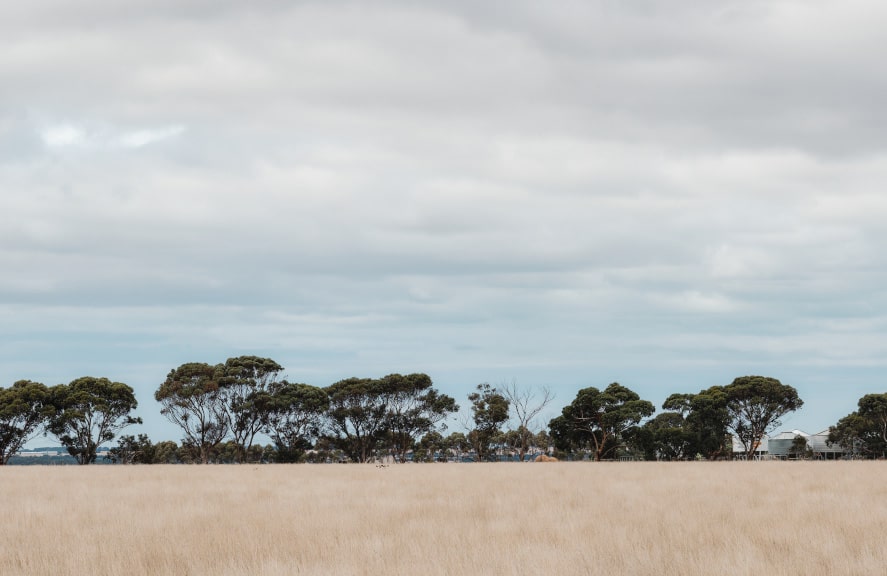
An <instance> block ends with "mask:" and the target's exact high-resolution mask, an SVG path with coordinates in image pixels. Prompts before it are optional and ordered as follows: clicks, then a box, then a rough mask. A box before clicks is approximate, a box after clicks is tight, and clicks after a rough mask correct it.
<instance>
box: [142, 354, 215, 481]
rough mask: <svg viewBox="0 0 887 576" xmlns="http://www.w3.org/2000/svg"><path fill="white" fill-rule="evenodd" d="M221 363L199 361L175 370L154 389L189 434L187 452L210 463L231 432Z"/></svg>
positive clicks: (167, 414)
mask: <svg viewBox="0 0 887 576" xmlns="http://www.w3.org/2000/svg"><path fill="white" fill-rule="evenodd" d="M219 372H220V370H219V369H218V368H217V367H214V366H210V365H209V364H203V363H198V362H191V363H187V364H182V365H181V366H179V367H178V368H176V369H175V370H171V371H170V373H169V374H168V375H167V376H166V380H165V381H164V382H163V383H162V384H161V385H160V387H159V388H158V389H157V391H156V392H155V393H154V398H155V399H156V400H157V401H158V402H160V404H161V406H162V407H163V408H162V409H161V410H160V413H161V414H163V415H164V416H165V417H166V418H167V419H168V420H169V421H170V422H172V423H173V424H176V425H178V426H179V427H180V428H181V429H182V431H183V432H184V434H185V437H184V439H183V440H182V445H183V453H184V454H185V456H186V459H191V458H192V455H191V453H190V452H191V451H192V450H193V451H196V453H195V454H194V455H193V457H194V458H196V459H197V460H199V461H200V462H202V463H204V464H206V463H207V462H209V461H210V455H211V454H212V452H213V449H214V448H215V447H216V446H218V444H219V443H220V442H221V441H222V440H223V439H224V438H225V436H226V435H227V433H228V418H227V415H226V412H225V397H224V396H223V395H222V393H221V390H220V387H219Z"/></svg>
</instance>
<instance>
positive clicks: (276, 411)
mask: <svg viewBox="0 0 887 576" xmlns="http://www.w3.org/2000/svg"><path fill="white" fill-rule="evenodd" d="M269 392H270V403H269V405H268V416H267V428H266V432H267V433H268V434H269V435H270V436H271V438H272V439H273V440H274V444H275V446H276V448H277V455H276V459H275V461H276V462H301V461H302V460H303V459H304V456H305V450H307V449H308V448H310V447H311V443H312V440H313V439H315V438H317V437H318V436H319V435H320V430H321V426H322V425H323V418H324V415H325V413H326V411H327V410H328V409H329V405H330V399H329V396H328V395H327V393H326V391H325V390H324V389H323V388H318V387H316V386H310V385H308V384H296V383H291V382H287V381H286V380H282V381H280V382H274V383H273V384H271V385H270V387H269Z"/></svg>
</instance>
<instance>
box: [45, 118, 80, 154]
mask: <svg viewBox="0 0 887 576" xmlns="http://www.w3.org/2000/svg"><path fill="white" fill-rule="evenodd" d="M40 136H41V137H42V138H43V143H44V144H46V145H47V146H50V147H52V148H61V147H64V146H77V145H79V144H82V143H83V142H84V141H85V139H86V134H85V133H84V132H83V130H81V129H80V128H77V127H76V126H72V125H71V124H58V125H55V126H50V127H48V128H46V129H44V130H43V131H42V133H41V134H40Z"/></svg>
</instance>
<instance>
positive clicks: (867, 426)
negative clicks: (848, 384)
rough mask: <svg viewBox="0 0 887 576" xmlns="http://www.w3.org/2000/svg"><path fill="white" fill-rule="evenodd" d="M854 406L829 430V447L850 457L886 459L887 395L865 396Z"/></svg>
mask: <svg viewBox="0 0 887 576" xmlns="http://www.w3.org/2000/svg"><path fill="white" fill-rule="evenodd" d="M857 406H858V410H856V411H855V412H852V413H851V414H848V415H847V416H845V417H843V418H841V419H840V420H838V423H837V424H835V425H834V426H831V427H830V428H829V435H828V441H829V443H830V444H837V445H839V446H841V447H842V448H844V450H846V451H847V452H849V453H851V454H857V455H862V456H867V457H887V393H883V394H866V395H865V396H863V397H862V398H860V399H859V402H858V403H857Z"/></svg>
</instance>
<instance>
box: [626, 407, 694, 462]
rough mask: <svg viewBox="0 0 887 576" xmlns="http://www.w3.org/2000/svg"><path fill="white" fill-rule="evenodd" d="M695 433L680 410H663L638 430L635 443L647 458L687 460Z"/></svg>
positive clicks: (691, 452) (691, 454)
mask: <svg viewBox="0 0 887 576" xmlns="http://www.w3.org/2000/svg"><path fill="white" fill-rule="evenodd" d="M694 440H695V435H694V433H693V431H692V430H690V428H689V426H688V425H687V422H686V420H685V418H684V416H682V415H681V414H680V413H679V412H663V413H662V414H658V415H657V416H656V417H655V418H653V419H652V420H649V421H647V422H646V423H645V424H644V425H643V426H642V427H641V428H639V429H637V430H636V434H635V436H634V438H633V444H634V445H635V447H636V448H637V449H638V450H640V451H641V452H642V453H643V455H644V459H645V460H686V459H687V458H688V457H692V456H693V455H695V454H696V453H695V452H693V451H692V448H693V444H694Z"/></svg>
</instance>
